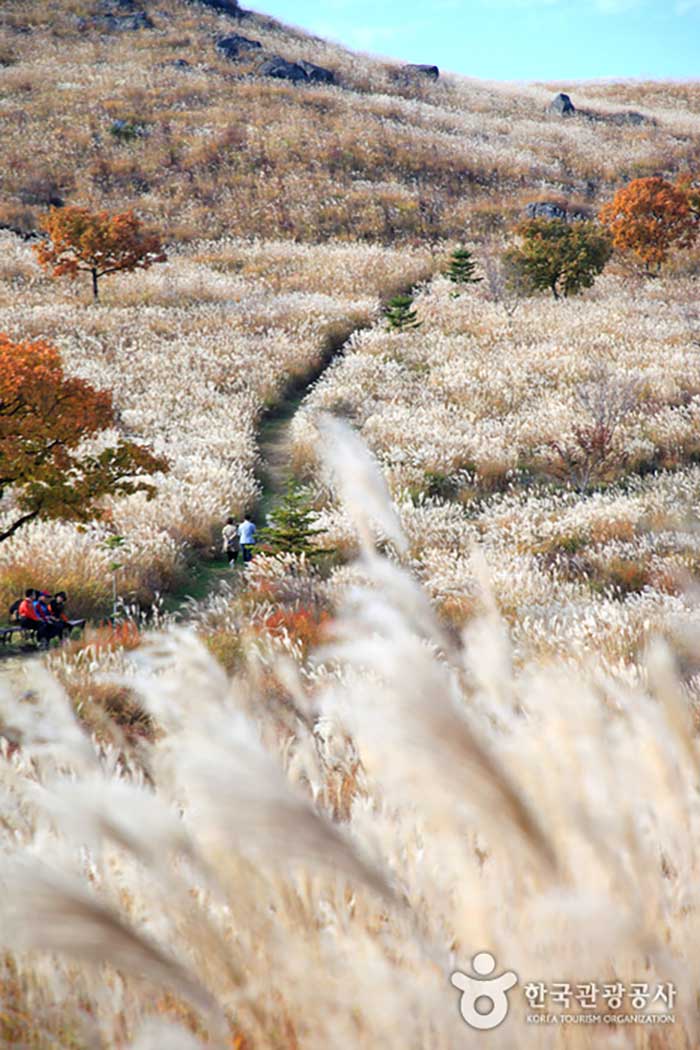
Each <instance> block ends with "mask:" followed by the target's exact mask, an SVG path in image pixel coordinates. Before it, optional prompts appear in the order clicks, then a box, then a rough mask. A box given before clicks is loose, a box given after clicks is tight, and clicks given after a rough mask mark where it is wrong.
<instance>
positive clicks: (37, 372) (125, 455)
mask: <svg viewBox="0 0 700 1050" xmlns="http://www.w3.org/2000/svg"><path fill="white" fill-rule="evenodd" d="M115 422H116V416H115V410H114V406H113V403H112V396H111V394H110V393H109V392H108V391H106V390H96V389H95V388H94V387H92V386H91V385H90V384H89V383H87V382H86V381H85V380H84V379H74V378H69V377H67V376H65V375H64V372H63V366H62V364H61V359H60V356H59V353H58V350H56V349H55V347H53V346H51V345H50V344H49V343H46V342H44V341H43V340H39V341H37V342H34V343H32V342H21V343H14V342H12V341H11V340H10V339H9V338H8V337H7V336H5V335H0V502H1V501H2V500H3V497H4V496H5V495H6V494H7V493H8V492H10V494H11V497H12V499H11V501H10V506H9V507H8V508H7V512H6V514H5V515H3V519H2V520H3V524H2V525H0V542H2V541H3V540H6V539H8V538H9V537H10V536H12V535H13V534H14V533H15V532H16V531H17V530H18V529H19V528H21V527H22V525H25V524H26V523H27V522H30V521H33V520H34V519H35V518H63V519H67V520H72V521H83V522H84V521H89V520H91V519H92V518H96V517H99V516H100V508H99V506H98V504H99V501H100V500H101V499H102V498H103V497H104V496H108V495H113V494H127V493H132V492H146V493H147V494H148V496H149V497H150V496H152V495H154V494H155V488H154V486H153V485H151V484H149V483H147V482H146V481H145V480H143V479H144V476H145V475H149V474H153V473H155V472H156V471H166V470H167V469H168V468H167V463H166V461H165V460H164V459H161V458H159V457H157V456H154V455H153V454H152V453H151V452H150V451H149V450H148V449H147V448H144V446H142V445H138V444H136V443H135V442H133V441H125V440H119V441H118V442H117V444H116V445H113V446H109V447H101V446H100V443H99V441H94V443H93V445H94V447H90V446H89V445H88V446H86V444H85V443H86V442H87V441H88V439H97V438H99V435H100V433H101V432H102V431H103V430H105V429H106V428H108V427H112V426H114V424H115Z"/></svg>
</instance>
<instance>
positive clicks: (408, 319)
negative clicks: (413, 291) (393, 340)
mask: <svg viewBox="0 0 700 1050" xmlns="http://www.w3.org/2000/svg"><path fill="white" fill-rule="evenodd" d="M385 317H386V322H387V326H388V328H389V329H390V330H391V331H393V332H406V331H408V330H410V329H411V328H419V327H420V323H421V322H420V321H419V320H418V315H417V314H416V311H415V310H414V309H413V296H411V295H395V296H394V298H393V299H390V300H389V302H388V304H387V307H386V310H385Z"/></svg>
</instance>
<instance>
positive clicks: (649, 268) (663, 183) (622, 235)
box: [600, 175, 700, 275]
mask: <svg viewBox="0 0 700 1050" xmlns="http://www.w3.org/2000/svg"><path fill="white" fill-rule="evenodd" d="M696 198H697V192H696V191H694V190H693V189H692V188H691V185H690V183H688V182H687V181H683V182H677V183H675V184H674V183H671V182H668V181H667V180H666V179H662V178H661V177H660V176H658V175H653V176H651V177H650V178H645V179H634V180H633V181H632V182H630V183H628V185H627V186H623V187H622V188H621V189H619V190H618V191H617V193H616V194H615V196H614V198H613V199H612V201H610V202H609V203H608V204H605V205H604V206H603V208H602V209H601V212H600V219H601V222H603V223H604V224H605V225H606V226H607V227H608V229H609V230H610V233H611V234H612V239H613V245H614V247H615V248H617V249H618V251H621V252H626V253H630V254H631V255H633V256H634V257H635V258H636V259H637V260H638V261H639V262H640V263H641V264H642V267H643V269H644V272H645V273H647V274H649V275H654V274H656V273H658V272H659V270H660V268H661V267H662V266H663V264H664V263H665V262H666V260H667V258H668V256H669V253H670V252H671V250H672V249H673V248H689V247H690V246H691V245H692V244H693V242H694V241H695V238H696V237H697V235H698V230H699V229H700V222H699V219H700V216H699V215H698V210H697V202H696Z"/></svg>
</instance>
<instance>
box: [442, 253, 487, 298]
mask: <svg viewBox="0 0 700 1050" xmlns="http://www.w3.org/2000/svg"><path fill="white" fill-rule="evenodd" d="M475 274H476V263H475V262H474V256H473V255H472V253H471V252H470V251H469V249H468V248H455V250H454V251H453V253H452V257H451V259H450V262H449V265H448V267H447V270H446V271H445V276H446V277H448V278H449V280H450V281H452V283H453V284H456V285H457V286H460V285H465V284H478V283H479V281H482V280H483V277H476V276H475ZM453 294H454V295H459V291H458V290H455V292H454V293H453Z"/></svg>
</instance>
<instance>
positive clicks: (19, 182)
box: [0, 0, 700, 243]
mask: <svg viewBox="0 0 700 1050" xmlns="http://www.w3.org/2000/svg"><path fill="white" fill-rule="evenodd" d="M142 8H143V10H144V11H146V10H147V14H148V19H149V21H150V23H151V25H152V27H151V28H142V29H137V30H123V31H116V30H112V31H110V30H109V29H107V28H105V21H107V22H108V20H109V17H110V16H109V15H108V14H101V13H100V12H113V11H114V12H117V15H116V21H117V22H118V19H119V17H122V18H123V17H125V15H124V12H129V11H138V10H141V9H142ZM95 12H98V13H97V15H95ZM2 14H3V22H2V30H3V45H2V54H1V56H0V59H1V64H0V92H1V93H2V100H3V107H2V113H1V114H0V119H1V120H2V125H1V126H2V135H3V143H4V154H5V158H6V163H5V165H4V166H3V172H2V184H1V185H0V198H1V199H2V208H3V212H4V218H5V219H6V221H9V222H11V223H14V224H16V225H17V226H19V227H20V228H23V229H27V228H30V227H31V226H32V224H33V222H34V220H35V218H36V215H37V213H38V211H40V209H41V208H42V207H43V206H45V205H46V203H47V202H48V201H50V200H51V199H54V198H56V197H59V198H63V199H66V200H71V201H73V200H80V201H83V202H88V201H90V202H92V203H94V204H99V205H101V206H105V207H110V206H111V207H115V208H118V207H122V206H123V205H124V204H129V205H133V206H135V207H137V208H138V209H139V210H140V211H141V212H143V213H144V214H145V215H148V216H152V217H153V218H157V219H158V221H159V222H160V223H161V225H162V226H164V227H165V229H166V231H167V234H168V236H169V237H170V238H172V239H173V240H178V241H183V240H192V239H197V238H200V237H202V236H206V237H219V236H222V235H225V234H228V235H230V234H234V235H236V236H260V237H269V238H277V237H292V238H295V239H300V240H303V241H309V242H313V243H317V242H322V241H324V240H326V239H327V238H329V237H339V238H342V239H344V240H379V241H383V242H385V243H386V242H390V243H395V242H396V241H415V240H425V239H432V238H439V237H462V236H464V234H465V231H466V232H468V233H470V234H472V235H475V234H477V233H480V232H482V231H487V230H491V229H500V228H502V227H503V225H504V224H506V223H508V222H509V221H510V219H511V217H512V215H513V214H514V213H517V209H518V207H519V206H520V205H521V204H522V203H523V202H524V201H526V200H528V199H531V198H532V197H533V196H540V195H543V194H544V195H547V194H549V195H552V194H554V195H555V196H563V197H564V198H566V199H570V200H572V201H574V202H576V203H577V204H580V205H583V206H593V207H595V205H596V204H597V203H599V202H600V201H601V200H602V199H603V198H605V197H606V196H607V195H609V193H610V189H611V187H612V186H613V185H616V184H618V183H619V182H620V181H622V180H624V179H625V178H629V177H635V176H641V175H646V174H651V173H655V172H676V171H682V170H686V169H688V168H691V169H692V168H697V161H698V140H697V132H698V124H699V122H700V88H698V86H697V85H678V86H675V85H645V84H638V85H631V84H625V85H620V86H619V90H618V86H616V85H606V86H600V85H593V86H586V85H581V86H578V87H577V88H576V90H575V92H574V100H575V103H576V105H577V106H578V107H580V108H581V109H582V110H586V111H587V112H588V114H589V116H596V117H597V118H598V119H595V120H593V119H589V118H588V117H584V116H582V117H580V118H577V119H576V120H574V121H562V120H561V119H556V118H555V119H551V118H549V117H547V116H546V115H545V111H546V106H547V103H548V102H549V101H550V99H551V97H552V95H553V93H554V91H555V88H554V87H553V86H545V85H538V86H524V85H523V86H520V85H519V86H515V85H513V86H506V85H498V84H485V83H479V82H474V81H469V80H466V79H464V78H457V77H453V76H449V75H446V76H445V75H444V76H443V77H442V78H441V79H440V80H439V81H438V82H437V83H432V82H430V81H427V80H425V78H420V77H416V76H412V77H411V76H407V75H406V74H405V73H404V72H403V71H402V70H401V67H400V66H398V65H392V64H390V63H382V62H377V61H372V60H370V59H368V58H366V57H364V56H361V55H356V54H353V53H351V52H348V51H344V50H342V49H341V48H339V47H333V46H330V45H328V44H326V43H324V42H323V41H321V40H317V39H315V38H312V37H309V36H306V35H304V34H303V33H300V32H296V31H295V32H292V31H290V30H288V29H286V28H285V27H283V26H281V25H278V24H276V23H275V22H273V21H271V20H270V19H267V18H261V17H259V16H257V15H256V14H254V13H246V14H242V15H241V16H240V17H238V18H235V17H231V16H227V15H223V14H220V13H217V12H215V11H213V10H211V9H210V8H208V7H206V6H204V5H202V4H200V3H197V2H192V3H185V2H184V0H162V2H161V3H158V4H148V5H146V4H143V5H141V4H138V3H136V2H135V0H134V3H129V4H126V5H121V6H120V4H119V3H117V2H116V0H114V2H110V0H103V3H102V4H100V3H99V0H84V2H79V0H74V2H69V0H60V2H57V3H55V4H51V5H50V7H49V6H47V5H46V4H45V3H43V2H42V0H7V2H6V3H4V4H3V11H2ZM112 17H113V18H114V17H115V16H114V15H112ZM126 17H128V15H127V16H126ZM132 17H133V15H132ZM446 31H447V26H446ZM232 33H238V34H242V35H243V36H245V37H246V38H248V39H252V40H255V41H258V42H260V43H261V45H262V49H263V52H262V53H263V54H264V55H267V54H280V55H282V56H284V57H285V58H289V59H291V60H297V59H305V60H308V61H312V62H314V63H317V64H319V65H322V66H324V67H326V68H328V69H329V70H331V71H332V72H333V73H334V74H335V76H336V79H337V84H338V86H336V87H327V86H324V85H317V84H302V85H295V84H289V83H285V82H283V81H279V80H273V79H270V78H264V77H263V78H258V77H256V76H254V73H255V70H256V67H257V66H259V65H260V61H261V59H260V57H259V56H258V53H257V52H251V51H244V52H241V54H240V56H239V57H238V58H236V59H229V58H227V57H225V56H224V55H222V54H221V53H220V52H219V51H218V50H217V48H216V41H217V40H218V39H220V38H222V37H225V36H226V35H230V34H232ZM429 59H430V56H426V60H429ZM181 63H186V64H181ZM628 110H634V111H637V112H638V113H639V114H640V115H641V116H642V117H644V118H646V119H645V121H644V123H642V124H641V125H639V124H625V123H624V122H623V123H619V122H617V121H616V119H615V114H618V115H619V114H621V113H624V112H626V111H628ZM115 120H121V121H124V122H126V123H127V125H130V126H131V128H132V129H133V132H134V137H133V138H132V139H130V140H129V139H127V140H126V141H124V135H115V134H114V133H113V132H112V131H111V129H112V128H113V122H114V121H115ZM0 218H2V216H0Z"/></svg>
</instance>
